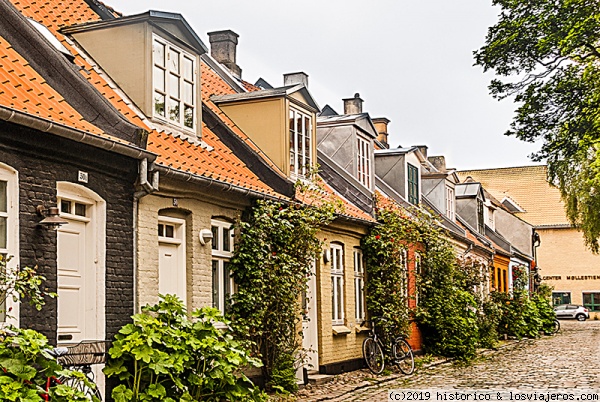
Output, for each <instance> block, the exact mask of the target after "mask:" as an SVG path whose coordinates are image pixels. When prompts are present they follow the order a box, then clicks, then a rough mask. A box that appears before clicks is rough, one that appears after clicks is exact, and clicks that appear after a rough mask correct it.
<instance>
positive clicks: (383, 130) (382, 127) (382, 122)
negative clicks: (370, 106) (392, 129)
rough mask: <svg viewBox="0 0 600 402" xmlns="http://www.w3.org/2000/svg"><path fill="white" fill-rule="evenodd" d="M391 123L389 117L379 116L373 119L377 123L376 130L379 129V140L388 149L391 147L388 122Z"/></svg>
mask: <svg viewBox="0 0 600 402" xmlns="http://www.w3.org/2000/svg"><path fill="white" fill-rule="evenodd" d="M389 123H390V120H389V119H386V118H385V117H377V118H375V119H373V124H374V125H375V130H377V141H379V142H381V144H382V145H383V146H385V147H386V148H387V149H389V148H390V143H389V142H388V135H389V134H388V124H389Z"/></svg>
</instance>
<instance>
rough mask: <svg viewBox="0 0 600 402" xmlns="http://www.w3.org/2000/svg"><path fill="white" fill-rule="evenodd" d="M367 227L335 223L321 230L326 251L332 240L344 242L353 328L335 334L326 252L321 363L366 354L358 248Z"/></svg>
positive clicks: (320, 268) (320, 269)
mask: <svg viewBox="0 0 600 402" xmlns="http://www.w3.org/2000/svg"><path fill="white" fill-rule="evenodd" d="M365 233H366V227H363V228H361V227H358V226H356V227H355V226H354V225H346V226H345V225H340V224H339V223H334V224H331V225H330V226H328V227H326V228H324V229H323V230H322V231H321V232H320V233H319V238H320V239H321V240H322V241H323V251H325V250H328V249H329V247H330V245H331V244H332V243H337V244H342V245H343V249H344V316H345V318H344V326H345V327H346V328H348V329H350V333H348V334H345V335H334V334H333V325H332V318H331V316H332V309H333V307H332V302H331V293H332V289H331V262H328V263H325V262H324V260H323V255H322V254H321V256H320V258H319V259H318V261H317V289H318V290H317V309H318V314H317V316H318V326H319V364H320V365H324V364H331V363H335V362H343V361H346V360H352V359H360V358H362V342H363V340H364V338H365V336H366V332H362V333H357V332H356V326H357V323H356V319H355V306H356V304H355V303H356V300H355V289H354V248H355V247H360V239H361V237H362V236H363V235H364V234H365Z"/></svg>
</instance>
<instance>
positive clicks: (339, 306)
mask: <svg viewBox="0 0 600 402" xmlns="http://www.w3.org/2000/svg"><path fill="white" fill-rule="evenodd" d="M342 292H343V290H342V278H337V316H338V319H341V318H342V317H343V315H342V310H343V307H344V301H343V299H342V295H343V293H342Z"/></svg>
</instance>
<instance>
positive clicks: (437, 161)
mask: <svg viewBox="0 0 600 402" xmlns="http://www.w3.org/2000/svg"><path fill="white" fill-rule="evenodd" d="M427 160H428V161H429V163H431V164H432V165H433V167H435V168H436V169H437V170H439V171H440V172H442V173H446V172H447V169H446V157H444V156H430V157H429V158H427Z"/></svg>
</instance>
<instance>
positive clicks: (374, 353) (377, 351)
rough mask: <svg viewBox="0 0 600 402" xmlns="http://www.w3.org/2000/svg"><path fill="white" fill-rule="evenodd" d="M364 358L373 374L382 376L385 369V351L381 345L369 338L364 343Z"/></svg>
mask: <svg viewBox="0 0 600 402" xmlns="http://www.w3.org/2000/svg"><path fill="white" fill-rule="evenodd" d="M362 349H363V357H364V358H365V362H366V363H367V367H369V370H371V372H372V373H373V374H381V372H382V371H383V369H384V367H385V360H384V357H383V350H381V346H380V345H379V343H377V342H375V340H374V339H373V338H367V339H365V340H364V341H363V348H362Z"/></svg>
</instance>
